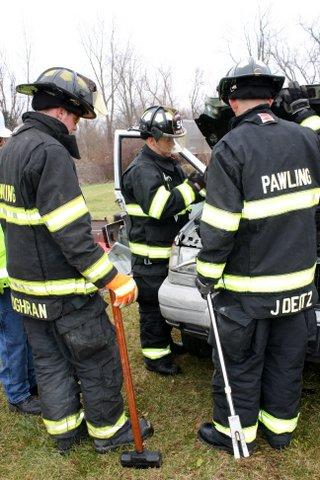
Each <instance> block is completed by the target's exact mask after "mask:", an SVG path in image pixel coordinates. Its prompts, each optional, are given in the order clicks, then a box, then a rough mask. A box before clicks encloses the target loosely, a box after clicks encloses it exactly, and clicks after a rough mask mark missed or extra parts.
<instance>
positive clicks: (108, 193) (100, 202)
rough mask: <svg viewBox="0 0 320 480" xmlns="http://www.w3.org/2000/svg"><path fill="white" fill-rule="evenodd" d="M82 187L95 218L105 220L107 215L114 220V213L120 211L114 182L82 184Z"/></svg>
mask: <svg viewBox="0 0 320 480" xmlns="http://www.w3.org/2000/svg"><path fill="white" fill-rule="evenodd" d="M81 189H82V191H83V195H84V197H85V199H86V202H87V205H88V208H89V210H90V213H91V216H92V218H93V219H94V220H104V219H105V217H107V218H108V220H112V215H113V214H114V213H116V212H117V211H119V208H118V206H117V204H116V201H115V197H114V193H113V183H111V182H110V183H96V184H93V185H82V186H81Z"/></svg>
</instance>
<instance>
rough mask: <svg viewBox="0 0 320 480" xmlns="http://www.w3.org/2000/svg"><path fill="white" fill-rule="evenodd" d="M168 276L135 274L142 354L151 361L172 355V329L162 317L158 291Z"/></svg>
mask: <svg viewBox="0 0 320 480" xmlns="http://www.w3.org/2000/svg"><path fill="white" fill-rule="evenodd" d="M166 276H167V273H164V274H163V275H144V276H142V275H141V274H137V273H135V272H134V273H133V277H134V279H135V281H136V283H137V286H138V291H139V294H138V300H137V301H138V304H139V313H140V341H141V347H142V353H143V355H144V356H145V357H146V358H149V359H151V360H158V359H160V358H163V357H165V356H166V355H169V354H170V343H171V327H170V326H169V325H168V324H167V323H166V321H165V319H164V318H163V316H162V315H161V312H160V307H159V300H158V291H159V288H160V286H161V284H162V282H163V281H164V279H165V278H166Z"/></svg>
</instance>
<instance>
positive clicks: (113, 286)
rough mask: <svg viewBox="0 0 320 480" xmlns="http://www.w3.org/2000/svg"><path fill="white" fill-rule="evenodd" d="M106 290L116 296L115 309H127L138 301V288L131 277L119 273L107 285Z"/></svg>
mask: <svg viewBox="0 0 320 480" xmlns="http://www.w3.org/2000/svg"><path fill="white" fill-rule="evenodd" d="M106 288H108V289H109V290H112V291H113V293H114V294H115V296H116V298H115V302H114V306H115V307H120V308H122V307H126V306H127V305H130V303H132V302H135V301H136V300H137V297H138V287H137V285H136V282H135V281H134V279H133V278H132V277H131V276H130V275H124V274H123V273H117V275H116V276H115V277H114V278H113V280H111V282H109V283H107V285H106Z"/></svg>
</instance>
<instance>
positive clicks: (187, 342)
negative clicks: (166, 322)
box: [181, 331, 212, 358]
mask: <svg viewBox="0 0 320 480" xmlns="http://www.w3.org/2000/svg"><path fill="white" fill-rule="evenodd" d="M181 340H182V343H183V346H184V347H185V349H186V350H187V351H188V353H190V354H191V355H194V356H195V357H198V358H211V355H212V347H211V346H210V345H209V344H208V343H207V341H206V340H203V339H201V338H198V337H194V336H193V335H190V333H186V332H183V331H181Z"/></svg>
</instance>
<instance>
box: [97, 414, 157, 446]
mask: <svg viewBox="0 0 320 480" xmlns="http://www.w3.org/2000/svg"><path fill="white" fill-rule="evenodd" d="M139 424H140V431H141V436H142V438H143V440H145V439H146V438H148V437H151V436H152V435H153V432H154V430H153V426H152V425H151V423H150V422H149V421H148V420H146V419H144V418H140V420H139ZM130 443H133V432H132V428H131V422H130V420H127V421H126V423H125V424H124V425H123V427H121V428H120V429H119V430H118V431H117V433H115V435H113V436H112V437H110V438H105V439H103V438H101V439H100V438H94V439H93V445H94V449H95V451H96V452H98V453H107V452H110V451H111V450H114V449H115V448H117V447H120V446H122V445H128V444H130Z"/></svg>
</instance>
